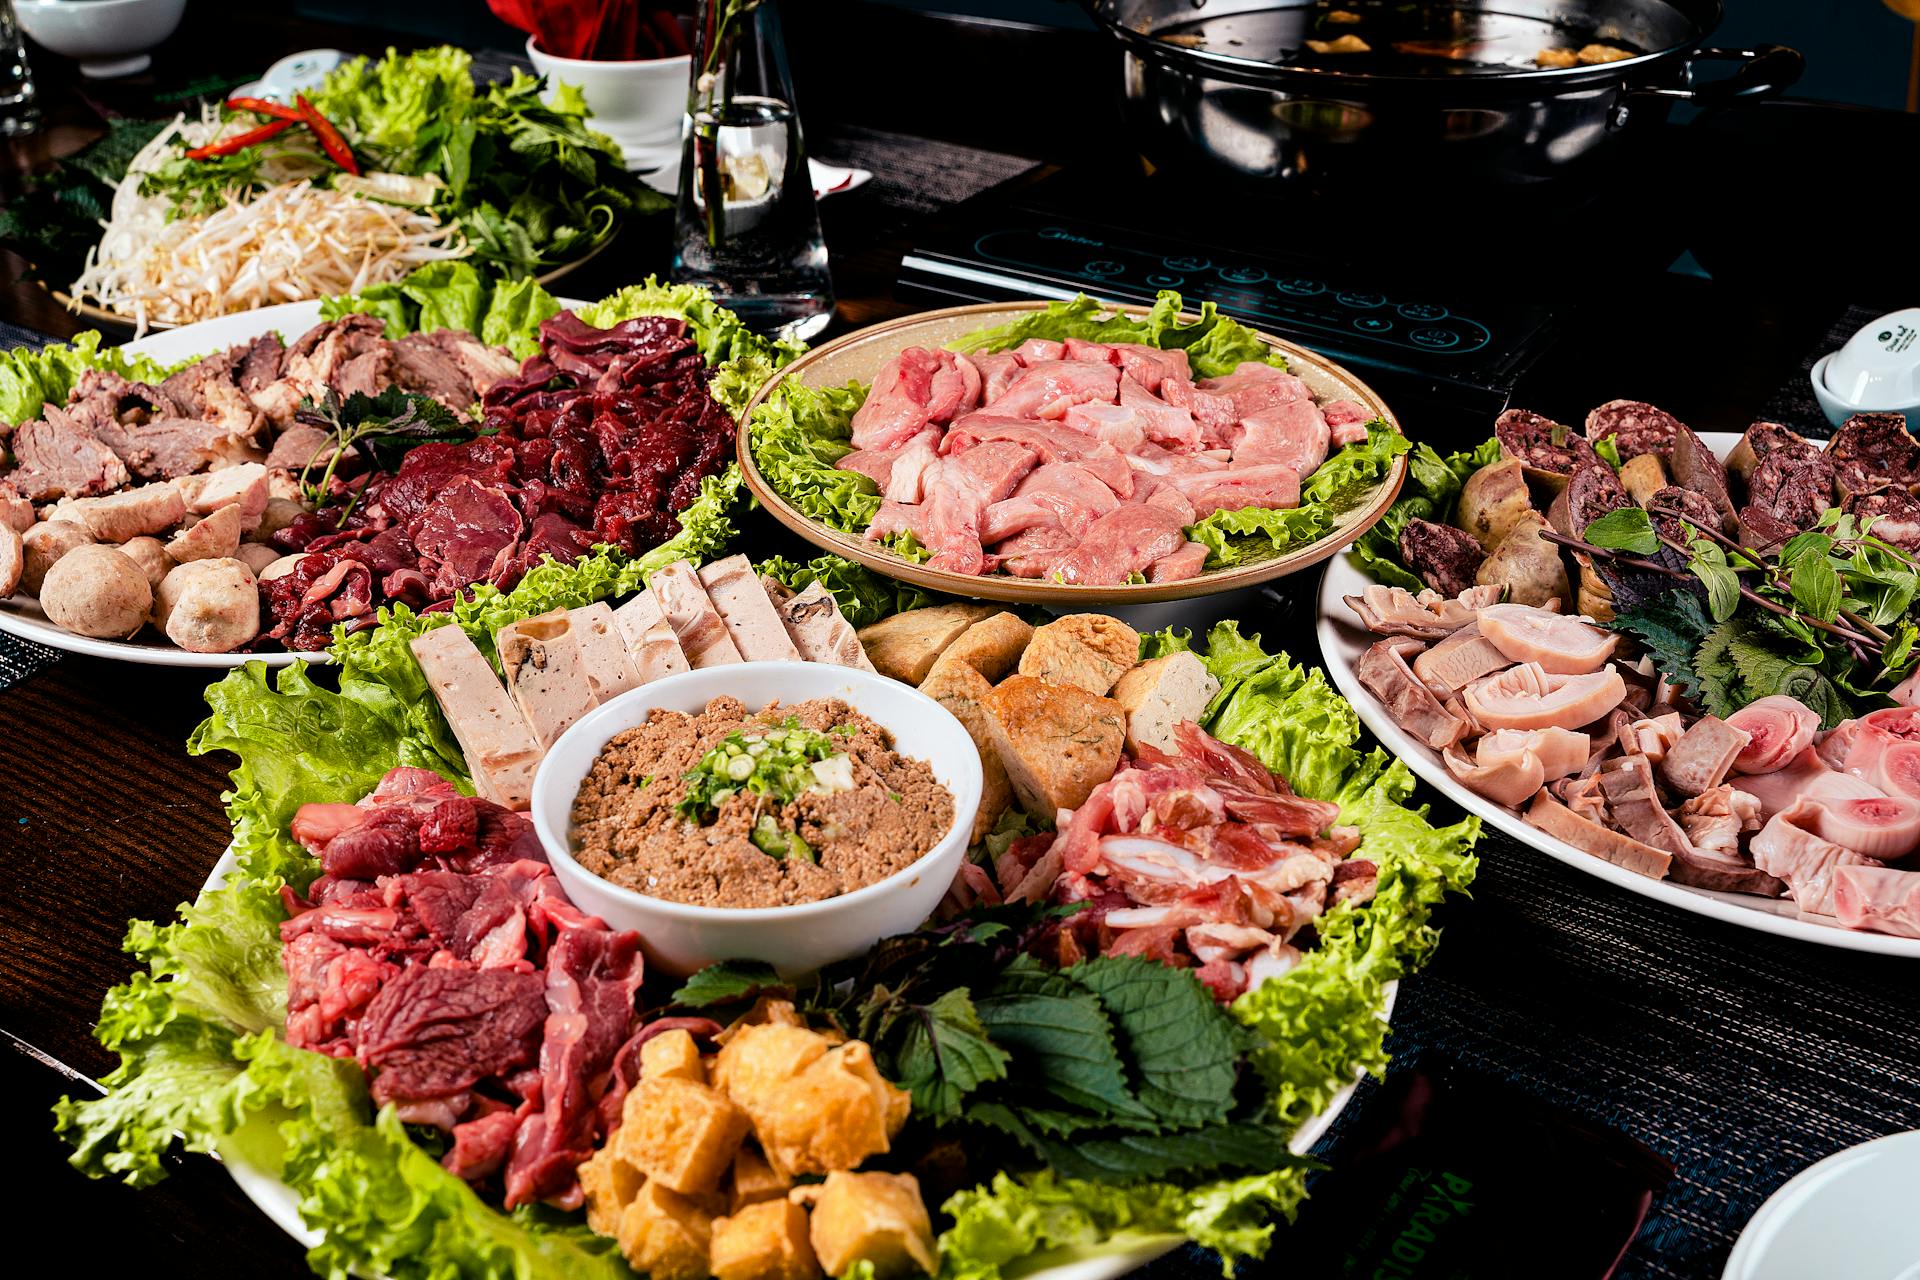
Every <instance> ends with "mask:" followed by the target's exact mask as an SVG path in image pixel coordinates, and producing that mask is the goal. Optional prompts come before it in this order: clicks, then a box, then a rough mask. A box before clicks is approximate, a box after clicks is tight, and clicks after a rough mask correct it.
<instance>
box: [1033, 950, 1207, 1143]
mask: <svg viewBox="0 0 1920 1280" xmlns="http://www.w3.org/2000/svg"><path fill="white" fill-rule="evenodd" d="M1067 976H1068V977H1069V978H1071V979H1073V980H1074V981H1075V982H1077V983H1079V984H1080V985H1081V986H1082V987H1085V988H1086V989H1087V990H1089V991H1091V992H1093V993H1094V994H1095V995H1097V996H1099V997H1100V1002H1101V1003H1102V1004H1104V1005H1105V1006H1106V1007H1107V1012H1108V1013H1109V1014H1111V1015H1112V1016H1113V1020H1114V1023H1115V1025H1116V1026H1117V1027H1118V1028H1119V1032H1120V1038H1121V1041H1122V1043H1123V1046H1124V1048H1125V1049H1126V1052H1127V1054H1128V1056H1129V1057H1130V1058H1131V1059H1132V1062H1133V1068H1134V1072H1135V1075H1136V1078H1137V1079H1138V1081H1139V1088H1138V1096H1139V1098H1140V1101H1141V1102H1143V1103H1145V1104H1146V1105H1147V1107H1148V1108H1149V1109H1151V1110H1152V1111H1153V1112H1154V1114H1155V1115H1157V1116H1159V1117H1160V1118H1161V1119H1163V1120H1167V1121H1170V1122H1172V1123H1176V1124H1201V1123H1205V1122H1210V1121H1222V1120H1225V1119H1226V1118H1227V1113H1228V1112H1230V1111H1231V1110H1232V1109H1233V1087H1234V1083H1235V1082H1236V1081H1237V1080H1238V1079H1239V1075H1240V1050H1241V1048H1242V1039H1243V1037H1242V1035H1241V1033H1240V1029H1239V1025H1238V1024H1237V1023H1235V1022H1234V1020H1233V1019H1232V1017H1230V1016H1229V1015H1228V1014H1227V1013H1226V1011H1225V1010H1223V1009H1222V1008H1221V1007H1220V1005H1219V1003H1218V1002H1216V1001H1215V1000H1214V998H1213V995H1212V993H1211V992H1209V991H1208V990H1207V989H1206V988H1205V987H1204V986H1202V985H1201V984H1200V981H1199V980H1198V979H1197V978H1195V977H1194V976H1193V974H1192V972H1191V971H1190V970H1187V969H1173V968H1169V967H1168V966H1166V965H1163V964H1158V963H1155V962H1154V961H1152V960H1147V959H1143V958H1141V957H1140V956H1102V957H1100V958H1098V959H1094V960H1088V961H1085V962H1084V963H1081V964H1078V965H1075V966H1074V967H1073V968H1071V969H1069V970H1067Z"/></svg>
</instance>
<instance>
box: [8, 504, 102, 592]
mask: <svg viewBox="0 0 1920 1280" xmlns="http://www.w3.org/2000/svg"><path fill="white" fill-rule="evenodd" d="M92 541H93V535H92V534H90V533H88V532H87V531H86V529H84V528H83V527H81V526H80V525H77V524H75V523H73V522H72V521H70V520H42V521H41V522H40V523H39V524H36V525H35V526H33V528H31V529H29V530H27V531H26V532H25V533H23V534H21V535H20V543H21V546H22V548H23V549H24V550H25V551H26V563H25V564H24V565H23V566H22V567H21V570H20V590H22V591H24V592H26V593H27V594H28V595H30V596H37V595H39V594H40V584H41V583H43V582H45V581H46V577H47V570H49V569H51V568H53V566H54V563H55V562H56V561H57V560H59V559H60V557H61V556H64V555H66V554H67V553H68V552H69V551H72V550H73V549H74V548H75V547H84V546H86V545H87V544H88V543H90V542H92Z"/></svg>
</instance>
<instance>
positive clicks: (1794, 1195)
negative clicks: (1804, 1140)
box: [1721, 1130, 1920, 1280]
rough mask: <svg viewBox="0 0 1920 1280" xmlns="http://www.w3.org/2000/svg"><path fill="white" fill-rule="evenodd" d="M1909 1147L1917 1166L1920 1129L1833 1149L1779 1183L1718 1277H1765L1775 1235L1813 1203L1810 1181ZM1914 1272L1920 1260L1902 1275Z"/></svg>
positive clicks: (1743, 1230)
mask: <svg viewBox="0 0 1920 1280" xmlns="http://www.w3.org/2000/svg"><path fill="white" fill-rule="evenodd" d="M1909 1149H1911V1153H1912V1155H1913V1156H1914V1158H1913V1159H1911V1160H1909V1161H1908V1163H1909V1164H1911V1165H1912V1166H1914V1168H1916V1169H1920V1130H1909V1131H1908V1132H1906V1133H1891V1134H1888V1135H1886V1136H1885V1137H1882V1138H1874V1139H1872V1140H1870V1141H1867V1142H1862V1143H1859V1144H1857V1145H1855V1146H1851V1147H1846V1148H1844V1149H1842V1150H1840V1151H1836V1152H1834V1153H1833V1154H1832V1155H1830V1156H1827V1157H1825V1158H1824V1159H1820V1160H1816V1161H1814V1162H1813V1163H1812V1164H1810V1165H1808V1166H1807V1167H1806V1168H1804V1169H1802V1170H1801V1171H1800V1172H1799V1173H1796V1174H1794V1175H1793V1177H1791V1178H1789V1179H1787V1180H1786V1181H1785V1182H1783V1183H1781V1184H1780V1186H1779V1187H1778V1188H1777V1189H1776V1190H1775V1191H1774V1193H1773V1194H1772V1195H1770V1196H1768V1197H1767V1198H1766V1200H1765V1201H1764V1202H1763V1203H1762V1204H1761V1205H1760V1207H1759V1209H1757V1210H1755V1211H1754V1215H1753V1217H1751V1218H1749V1219H1747V1225H1746V1226H1744V1227H1742V1228H1741V1229H1740V1235H1739V1236H1738V1237H1737V1238H1736V1239H1735V1240H1734V1242H1733V1250H1732V1252H1730V1253H1729V1254H1728V1255H1727V1264H1726V1267H1725V1268H1724V1269H1723V1270H1722V1271H1721V1280H1764V1275H1765V1273H1764V1272H1761V1271H1760V1270H1759V1268H1760V1266H1761V1265H1762V1264H1764V1263H1765V1262H1766V1260H1767V1251H1768V1249H1769V1248H1770V1247H1771V1246H1772V1244H1773V1241H1774V1239H1775V1237H1776V1236H1777V1235H1778V1233H1779V1232H1780V1230H1781V1229H1782V1228H1784V1227H1785V1226H1786V1225H1787V1224H1788V1223H1790V1222H1792V1221H1793V1219H1794V1218H1795V1217H1796V1216H1798V1215H1799V1214H1801V1213H1804V1212H1806V1211H1807V1209H1808V1208H1809V1207H1810V1206H1811V1205H1812V1204H1813V1203H1815V1202H1814V1201H1812V1200H1809V1199H1808V1198H1807V1191H1808V1188H1809V1186H1810V1184H1812V1183H1815V1182H1818V1181H1821V1180H1823V1179H1826V1178H1829V1177H1831V1176H1833V1175H1834V1174H1835V1173H1837V1172H1838V1171H1839V1167H1840V1166H1853V1165H1863V1164H1874V1163H1879V1162H1880V1161H1882V1160H1884V1159H1886V1158H1888V1157H1891V1156H1894V1155H1895V1154H1896V1153H1901V1154H1905V1153H1907V1152H1908V1151H1909ZM1837 1261H1839V1262H1844V1261H1845V1260H1844V1259H1839V1260H1837ZM1916 1273H1920V1259H1916V1260H1915V1262H1914V1269H1913V1270H1912V1271H1908V1272H1905V1273H1903V1275H1908V1276H1911V1275H1914V1274H1916ZM1833 1274H1838V1273H1837V1272H1836V1273H1833ZM1894 1280H1898V1278H1897V1277H1896V1278H1894Z"/></svg>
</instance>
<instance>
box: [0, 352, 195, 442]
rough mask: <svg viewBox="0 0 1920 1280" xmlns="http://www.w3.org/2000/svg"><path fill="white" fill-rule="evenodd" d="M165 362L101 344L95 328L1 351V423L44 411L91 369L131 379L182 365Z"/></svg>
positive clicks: (153, 378) (150, 377)
mask: <svg viewBox="0 0 1920 1280" xmlns="http://www.w3.org/2000/svg"><path fill="white" fill-rule="evenodd" d="M191 363H193V362H192V361H191V360H183V361H181V362H180V364H176V365H171V366H169V365H163V364H159V363H157V362H155V361H154V360H152V359H150V358H149V357H147V356H130V355H128V354H127V353H126V350H125V349H124V348H122V347H108V348H106V349H104V350H102V349H101V346H100V335H99V333H98V332H96V331H94V330H91V329H90V330H88V331H87V332H85V333H83V334H81V335H79V336H78V337H76V338H75V339H74V340H73V341H72V342H70V343H55V344H54V345H53V346H50V347H43V348H41V349H40V350H38V351H34V350H31V349H29V348H27V347H15V348H13V349H12V350H11V351H0V423H5V424H6V425H8V426H18V425H19V424H20V423H22V422H29V421H32V420H33V419H35V418H37V417H39V416H40V411H41V408H42V407H43V406H45V405H49V404H58V405H63V404H65V403H66V402H67V393H68V392H70V391H72V390H73V384H74V383H76V382H78V381H80V375H81V374H83V373H85V372H86V371H87V370H89V369H104V370H106V371H107V372H109V373H117V374H119V375H120V376H122V377H124V378H126V379H128V380H129V381H132V382H158V381H160V380H161V379H162V378H165V377H166V376H167V375H168V374H169V373H171V372H173V370H174V369H177V368H180V367H181V365H186V364H191Z"/></svg>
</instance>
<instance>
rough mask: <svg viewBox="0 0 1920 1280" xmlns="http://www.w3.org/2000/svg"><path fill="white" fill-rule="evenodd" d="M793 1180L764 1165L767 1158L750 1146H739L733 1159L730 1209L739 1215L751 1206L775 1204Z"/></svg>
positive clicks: (766, 1164)
mask: <svg viewBox="0 0 1920 1280" xmlns="http://www.w3.org/2000/svg"><path fill="white" fill-rule="evenodd" d="M792 1185H793V1179H792V1178H789V1177H788V1176H787V1175H786V1174H784V1173H782V1172H780V1170H778V1169H776V1168H774V1167H773V1166H772V1165H771V1164H769V1163H767V1158H766V1157H765V1156H764V1155H761V1154H760V1153H759V1152H758V1151H756V1150H754V1148H753V1147H752V1146H751V1145H749V1144H745V1143H743V1144H741V1147H740V1150H738V1151H736V1152H734V1155H733V1200H732V1203H731V1205H730V1206H729V1207H730V1208H731V1209H732V1210H733V1212H735V1213H738V1212H740V1210H742V1209H744V1208H745V1207H746V1206H748V1205H750V1204H759V1203H760V1202H761V1201H762V1200H774V1199H778V1198H779V1197H781V1196H784V1195H786V1194H787V1188H789V1187H791V1186H792Z"/></svg>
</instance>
